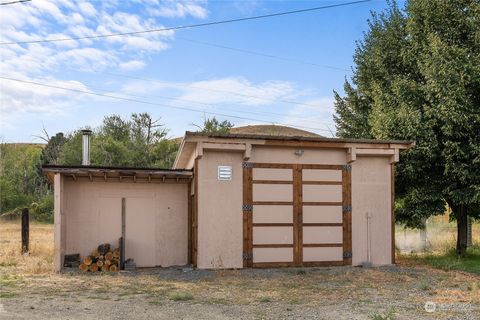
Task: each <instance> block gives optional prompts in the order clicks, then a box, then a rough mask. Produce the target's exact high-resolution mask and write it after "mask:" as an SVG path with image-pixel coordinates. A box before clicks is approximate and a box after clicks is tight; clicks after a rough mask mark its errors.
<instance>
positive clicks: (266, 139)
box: [173, 131, 415, 168]
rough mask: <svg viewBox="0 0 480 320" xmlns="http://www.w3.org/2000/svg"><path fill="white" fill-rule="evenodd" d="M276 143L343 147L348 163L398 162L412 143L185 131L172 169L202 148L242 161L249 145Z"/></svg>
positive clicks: (246, 156) (412, 145)
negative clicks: (363, 159)
mask: <svg viewBox="0 0 480 320" xmlns="http://www.w3.org/2000/svg"><path fill="white" fill-rule="evenodd" d="M255 145H258V146H272V147H273V146H276V147H294V148H335V149H338V148H339V149H345V150H346V152H347V162H349V163H350V162H353V161H355V160H356V156H357V155H360V156H388V157H391V159H392V162H398V160H399V153H400V151H401V150H405V149H410V148H412V147H414V146H415V142H414V141H408V140H376V139H344V138H326V137H321V136H319V137H304V136H273V135H257V134H235V133H233V134H232V133H225V134H219V133H203V132H189V131H187V132H186V133H185V137H184V138H183V140H182V143H181V145H180V148H179V151H178V153H177V158H176V159H175V163H174V165H173V167H174V168H186V167H187V164H188V161H189V160H190V159H191V156H192V154H195V157H201V156H202V155H203V150H230V151H240V152H243V153H244V160H248V159H249V158H250V154H251V150H252V146H255Z"/></svg>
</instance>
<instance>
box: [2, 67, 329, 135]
mask: <svg viewBox="0 0 480 320" xmlns="http://www.w3.org/2000/svg"><path fill="white" fill-rule="evenodd" d="M0 79H4V80H9V81H16V82H20V83H25V84H32V85H37V86H42V87H47V88H53V89H59V90H65V91H71V92H77V93H82V94H87V95H94V96H99V97H104V98H110V99H116V100H123V101H128V102H135V103H140V104H147V105H154V106H159V107H163V108H170V109H177V110H184V111H190V112H197V113H203V114H210V115H217V116H222V117H227V118H235V119H241V120H249V121H256V122H262V123H268V124H275V123H276V124H277V125H284V126H290V127H296V128H303V129H309V130H317V131H325V132H329V130H326V129H322V128H316V127H309V126H302V125H295V124H285V123H279V122H272V121H266V120H262V119H255V118H249V117H243V116H236V115H231V114H226V113H220V112H213V111H205V110H198V109H193V108H187V107H181V106H172V105H167V104H162V103H157V102H150V101H143V100H138V99H131V98H125V97H121V96H116V95H112V94H105V93H99V92H93V91H85V90H80V89H75V88H66V87H62V86H57V85H49V84H45V83H39V82H35V81H28V80H22V79H16V78H10V77H5V76H1V75H0Z"/></svg>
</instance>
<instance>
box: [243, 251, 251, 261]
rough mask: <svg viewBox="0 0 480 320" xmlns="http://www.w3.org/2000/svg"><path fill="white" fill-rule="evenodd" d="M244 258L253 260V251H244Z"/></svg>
mask: <svg viewBox="0 0 480 320" xmlns="http://www.w3.org/2000/svg"><path fill="white" fill-rule="evenodd" d="M243 260H253V253H252V252H244V253H243Z"/></svg>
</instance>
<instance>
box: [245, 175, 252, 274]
mask: <svg viewBox="0 0 480 320" xmlns="http://www.w3.org/2000/svg"><path fill="white" fill-rule="evenodd" d="M252 198H253V183H252V168H243V204H244V205H251V204H252ZM252 238H253V209H252V210H243V253H244V255H245V254H246V255H247V257H245V256H244V257H243V267H245V268H247V267H252V263H253V259H252V257H253V239H252Z"/></svg>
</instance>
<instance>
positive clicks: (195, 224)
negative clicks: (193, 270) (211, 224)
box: [192, 158, 199, 267]
mask: <svg viewBox="0 0 480 320" xmlns="http://www.w3.org/2000/svg"><path fill="white" fill-rule="evenodd" d="M193 172H194V176H193V193H194V195H193V214H192V264H193V265H194V266H195V267H196V266H197V263H198V189H199V188H198V179H199V176H198V175H199V167H198V158H196V159H195V161H194V164H193Z"/></svg>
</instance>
